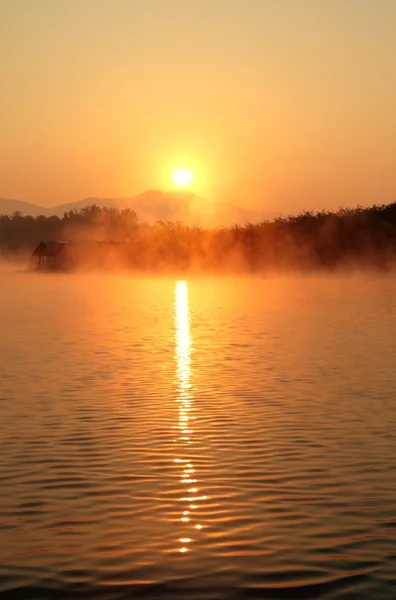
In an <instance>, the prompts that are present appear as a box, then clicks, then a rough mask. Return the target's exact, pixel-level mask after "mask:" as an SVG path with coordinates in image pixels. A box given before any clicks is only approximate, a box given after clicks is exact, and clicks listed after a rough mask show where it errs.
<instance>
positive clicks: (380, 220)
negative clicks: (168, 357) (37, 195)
mask: <svg viewBox="0 0 396 600" xmlns="http://www.w3.org/2000/svg"><path fill="white" fill-rule="evenodd" d="M41 240H46V241H68V240H74V241H78V240H85V241H88V240H113V241H125V242H128V244H126V245H125V247H126V248H127V251H125V252H124V256H123V260H122V265H120V266H122V267H130V268H135V269H147V270H148V269H153V270H163V269H168V268H175V269H189V268H191V269H197V270H199V269H204V270H209V271H213V270H219V271H220V270H222V271H225V272H227V271H250V272H255V271H265V270H268V269H278V268H288V269H290V268H291V269H316V268H326V269H335V268H339V267H352V266H358V267H377V268H389V267H391V266H393V264H394V262H395V259H396V203H395V204H390V205H383V206H373V207H370V208H361V207H359V208H356V209H341V210H339V211H338V212H317V213H311V212H304V213H301V214H299V215H297V216H291V217H288V218H281V219H277V220H275V221H272V222H263V223H258V224H251V223H246V224H245V225H243V226H239V225H235V226H234V227H231V228H223V229H213V230H205V229H201V228H198V227H189V226H187V225H185V224H183V223H163V222H158V223H156V224H155V225H147V224H142V223H139V220H138V217H137V215H136V213H135V212H134V211H131V210H122V211H117V210H115V209H106V208H98V207H97V206H91V207H86V208H85V209H83V210H81V211H78V212H74V211H71V212H68V213H65V214H64V216H63V217H62V218H59V217H56V216H51V217H45V216H39V217H36V218H33V217H30V216H22V215H21V214H20V213H15V214H13V215H11V216H8V215H2V216H0V250H1V252H2V254H3V255H10V254H13V253H17V252H20V251H22V250H24V251H26V252H31V251H32V249H34V248H35V247H36V246H37V245H38V243H39V242H40V241H41ZM115 266H117V265H115Z"/></svg>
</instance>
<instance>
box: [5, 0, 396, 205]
mask: <svg viewBox="0 0 396 600" xmlns="http://www.w3.org/2000/svg"><path fill="white" fill-rule="evenodd" d="M395 26H396V1H395V0H331V1H330V0H199V1H198V0H0V81H1V87H2V90H1V95H0V141H1V143H0V197H7V198H18V199H20V200H25V201H28V202H35V203H37V204H41V205H45V206H51V205H56V204H61V203H64V202H73V201H76V200H80V199H82V198H85V197H92V196H97V197H129V196H133V195H135V194H138V193H140V192H143V191H145V190H147V189H152V188H155V189H169V188H171V186H172V183H171V178H170V175H171V172H172V171H173V170H174V169H176V168H178V167H180V168H182V167H186V168H189V169H191V171H192V172H193V175H194V182H193V185H192V188H191V189H192V191H194V192H195V193H197V194H199V195H200V196H202V197H203V198H210V199H211V200H213V201H228V202H233V203H235V204H238V205H240V206H244V207H248V208H260V209H269V210H279V211H290V212H293V211H296V210H301V209H322V208H329V209H331V208H337V207H339V206H341V205H343V206H345V205H349V206H353V205H356V204H362V205H366V204H370V203H384V202H392V201H396V177H395V173H396V109H395V107H396V69H395V62H396V36H395V35H394V31H395Z"/></svg>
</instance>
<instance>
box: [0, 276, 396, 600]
mask: <svg viewBox="0 0 396 600" xmlns="http://www.w3.org/2000/svg"><path fill="white" fill-rule="evenodd" d="M0 285H1V290H2V291H1V295H0V330H1V332H2V336H1V341H0V361H1V365H2V367H1V369H2V371H1V379H0V406H1V420H0V536H1V540H2V544H1V547H0V598H23V599H26V600H27V599H29V600H34V599H38V598H88V597H89V598H116V599H119V598H135V597H136V598H141V597H146V598H150V599H151V598H156V599H157V598H158V599H162V598H166V599H171V598H172V599H173V598H189V599H191V598H207V599H210V600H215V599H217V598H219V599H228V598H235V599H240V598H241V599H244V598H271V599H272V598H275V599H277V598H282V599H285V598H286V599H290V600H294V599H296V598H323V599H326V600H329V599H340V598H348V599H352V598H354V599H358V598H359V599H363V600H369V599H370V600H371V599H373V598H375V599H389V600H391V599H394V598H395V597H396V563H395V557H396V518H395V505H396V478H395V476H394V475H395V471H396V403H395V397H396V396H395V395H396V375H395V369H394V339H395V331H396V304H395V301H394V299H395V297H396V282H395V280H394V279H393V277H392V276H390V275H377V276H374V275H366V276H354V277H349V276H348V277H342V276H339V277H330V276H328V277H326V276H318V277H299V276H296V277H270V278H266V279H264V278H250V277H245V278H243V277H241V278H227V277H223V278H217V279H210V278H203V277H201V278H191V277H190V278H182V279H176V278H169V277H163V278H151V277H145V278H142V277H131V276H127V275H104V274H101V275H99V274H96V275H95V274H90V275H82V274H74V275H72V274H69V275H45V276H38V275H36V274H31V275H29V274H23V275H22V274H14V275H13V276H10V275H1V276H0Z"/></svg>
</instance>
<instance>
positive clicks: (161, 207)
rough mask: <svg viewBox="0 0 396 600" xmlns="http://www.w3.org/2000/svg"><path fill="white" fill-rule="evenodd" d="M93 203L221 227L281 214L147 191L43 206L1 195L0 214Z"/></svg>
mask: <svg viewBox="0 0 396 600" xmlns="http://www.w3.org/2000/svg"><path fill="white" fill-rule="evenodd" d="M92 204H96V205H97V206H100V207H107V208H117V209H120V210H122V209H125V208H130V209H132V210H134V211H135V212H136V213H137V215H138V217H139V219H140V221H143V222H148V223H154V222H155V221H183V222H185V223H187V224H189V225H200V226H203V227H221V226H230V225H233V224H241V223H246V222H247V221H250V222H252V223H257V222H260V221H263V220H265V219H267V220H272V219H274V218H276V217H277V216H279V214H280V213H275V212H268V211H253V210H247V209H244V208H241V207H239V206H235V205H234V204H229V203H226V202H222V203H217V202H213V201H210V200H206V199H204V198H201V197H199V196H197V195H196V194H194V193H192V192H184V191H171V192H162V191H160V190H149V191H147V192H143V193H142V194H139V195H137V196H133V197H131V198H95V197H93V198H84V199H83V200H79V201H78V202H70V203H68V204H61V205H59V206H53V207H43V206H38V205H37V204H31V203H29V202H24V201H22V200H10V199H7V198H0V214H12V213H14V212H16V211H19V212H21V213H22V214H23V215H31V216H33V217H36V216H38V215H45V216H50V215H57V216H59V217H62V216H63V214H64V213H65V212H68V211H71V210H80V209H82V208H84V207H85V206H90V205H92Z"/></svg>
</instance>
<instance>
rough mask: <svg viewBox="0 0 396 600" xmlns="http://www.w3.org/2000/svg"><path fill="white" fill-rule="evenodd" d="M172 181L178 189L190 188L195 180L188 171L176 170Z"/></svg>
mask: <svg viewBox="0 0 396 600" xmlns="http://www.w3.org/2000/svg"><path fill="white" fill-rule="evenodd" d="M172 179H173V183H174V184H175V185H177V187H188V186H189V185H191V182H192V180H193V179H194V178H193V174H192V173H191V171H189V170H188V169H176V171H174V173H173V175H172Z"/></svg>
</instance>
